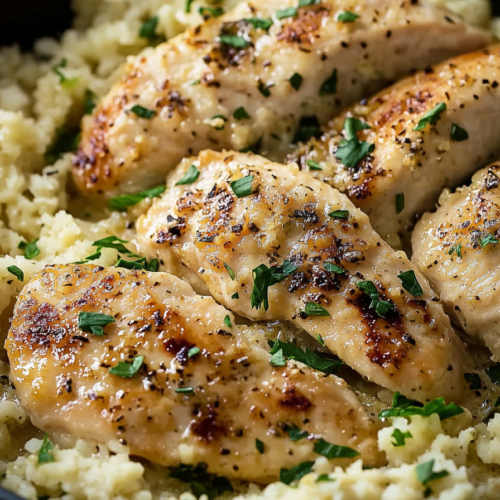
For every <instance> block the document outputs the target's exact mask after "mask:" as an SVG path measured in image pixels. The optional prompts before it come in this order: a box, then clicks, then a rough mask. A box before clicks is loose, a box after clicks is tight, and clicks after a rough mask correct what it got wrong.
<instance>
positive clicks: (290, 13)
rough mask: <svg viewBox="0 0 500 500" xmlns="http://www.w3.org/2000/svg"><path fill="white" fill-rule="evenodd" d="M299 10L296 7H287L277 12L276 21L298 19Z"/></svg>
mask: <svg viewBox="0 0 500 500" xmlns="http://www.w3.org/2000/svg"><path fill="white" fill-rule="evenodd" d="M296 16H297V9H296V8H295V7H287V8H286V9H280V10H277V11H276V19H285V18H287V17H296Z"/></svg>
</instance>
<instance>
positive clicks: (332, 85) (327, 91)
mask: <svg viewBox="0 0 500 500" xmlns="http://www.w3.org/2000/svg"><path fill="white" fill-rule="evenodd" d="M337 84H338V71H337V68H335V69H334V70H333V72H332V74H331V75H330V76H329V77H328V78H327V79H326V80H325V81H324V82H323V84H322V85H321V87H320V89H319V95H320V96H323V95H333V94H336V93H337Z"/></svg>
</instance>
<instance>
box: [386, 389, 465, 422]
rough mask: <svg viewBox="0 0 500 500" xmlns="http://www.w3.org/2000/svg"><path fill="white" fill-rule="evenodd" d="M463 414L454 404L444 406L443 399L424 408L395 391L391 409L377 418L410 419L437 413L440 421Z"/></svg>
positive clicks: (434, 401) (431, 402) (462, 410)
mask: <svg viewBox="0 0 500 500" xmlns="http://www.w3.org/2000/svg"><path fill="white" fill-rule="evenodd" d="M463 412H464V409H463V408H462V407H461V406H457V405H456V404H455V403H450V404H449V405H446V403H445V401H444V398H437V399H434V400H433V401H429V403H427V404H426V405H425V406H424V405H422V403H419V402H418V401H413V400H411V399H408V398H406V397H405V396H402V395H401V394H400V393H399V392H397V391H396V392H395V393H394V396H393V399H392V407H391V408H387V409H385V410H382V411H381V412H380V413H379V415H378V418H380V419H385V418H390V417H411V416H412V415H421V416H423V417H428V416H429V415H432V414H433V413H437V415H438V416H439V418H440V419H441V420H445V419H447V418H451V417H454V416H456V415H460V414H462V413H463Z"/></svg>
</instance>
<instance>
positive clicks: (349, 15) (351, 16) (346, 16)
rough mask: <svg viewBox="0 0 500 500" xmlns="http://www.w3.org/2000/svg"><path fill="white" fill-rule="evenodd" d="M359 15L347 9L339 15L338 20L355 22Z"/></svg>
mask: <svg viewBox="0 0 500 500" xmlns="http://www.w3.org/2000/svg"><path fill="white" fill-rule="evenodd" d="M358 17H359V16H358V14H355V13H354V12H349V11H348V10H346V11H344V12H341V13H340V14H339V15H338V16H337V21H340V22H341V23H353V22H354V21H356V19H358Z"/></svg>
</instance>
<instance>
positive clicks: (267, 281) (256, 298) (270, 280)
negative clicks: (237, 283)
mask: <svg viewBox="0 0 500 500" xmlns="http://www.w3.org/2000/svg"><path fill="white" fill-rule="evenodd" d="M297 269H298V267H296V266H294V265H293V264H292V263H291V262H290V261H289V260H285V261H284V262H283V264H282V265H281V266H276V267H267V266H266V265H265V264H261V265H260V266H258V267H256V268H255V269H253V270H252V276H253V289H252V296H251V298H250V304H251V306H252V308H255V309H260V308H261V307H262V306H263V307H264V309H265V310H266V311H267V310H268V309H269V300H268V296H267V291H268V288H269V287H270V286H273V285H276V284H277V283H279V282H280V281H283V280H284V279H285V278H286V277H287V276H290V274H292V273H294V272H295V271H296V270H297Z"/></svg>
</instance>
